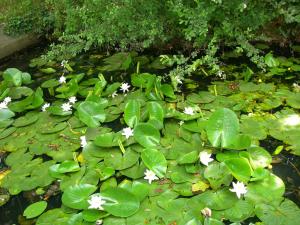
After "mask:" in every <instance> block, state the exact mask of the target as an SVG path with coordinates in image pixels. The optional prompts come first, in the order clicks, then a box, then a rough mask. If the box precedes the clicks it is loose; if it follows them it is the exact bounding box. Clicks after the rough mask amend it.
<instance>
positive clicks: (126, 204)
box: [100, 187, 140, 217]
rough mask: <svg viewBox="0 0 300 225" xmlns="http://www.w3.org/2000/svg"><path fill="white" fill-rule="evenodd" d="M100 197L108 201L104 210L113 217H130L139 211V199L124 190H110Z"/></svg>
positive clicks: (102, 193)
mask: <svg viewBox="0 0 300 225" xmlns="http://www.w3.org/2000/svg"><path fill="white" fill-rule="evenodd" d="M100 195H101V196H102V197H103V199H104V200H105V201H106V203H105V204H104V205H103V208H104V209H105V211H107V212H109V213H110V214H112V215H113V216H118V217H128V216H131V215H133V214H135V213H136V212H137V211H138V210H139V207H140V202H139V200H138V198H137V197H136V196H135V195H134V194H132V193H130V192H129V191H127V190H125V189H123V188H119V187H115V188H109V189H106V190H104V191H102V192H101V193H100Z"/></svg>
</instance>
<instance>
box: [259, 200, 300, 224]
mask: <svg viewBox="0 0 300 225" xmlns="http://www.w3.org/2000/svg"><path fill="white" fill-rule="evenodd" d="M255 214H256V215H257V217H258V218H259V219H260V220H261V221H262V222H263V223H264V224H272V225H282V224H285V225H295V224H298V223H299V218H300V209H299V207H298V206H297V205H296V204H295V203H294V202H292V201H291V200H289V199H285V200H284V201H283V202H282V203H280V205H278V206H273V205H271V204H259V205H257V206H256V207H255Z"/></svg>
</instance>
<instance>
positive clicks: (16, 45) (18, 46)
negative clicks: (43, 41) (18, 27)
mask: <svg viewBox="0 0 300 225" xmlns="http://www.w3.org/2000/svg"><path fill="white" fill-rule="evenodd" d="M38 42H39V39H38V38H37V37H35V36H34V35H22V36H19V37H9V36H7V35H5V34H4V33H3V31H2V29H1V28H0V59H3V58H5V57H7V56H9V55H11V54H13V53H15V52H18V51H20V50H22V49H25V48H28V47H30V46H31V45H34V44H37V43H38Z"/></svg>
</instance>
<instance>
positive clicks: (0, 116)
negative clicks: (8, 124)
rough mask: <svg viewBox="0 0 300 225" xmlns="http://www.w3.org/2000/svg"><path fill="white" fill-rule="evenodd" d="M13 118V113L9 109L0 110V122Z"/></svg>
mask: <svg viewBox="0 0 300 225" xmlns="http://www.w3.org/2000/svg"><path fill="white" fill-rule="evenodd" d="M14 116H15V113H14V112H12V111H11V110H9V109H0V121H4V120H7V119H10V118H12V117H14Z"/></svg>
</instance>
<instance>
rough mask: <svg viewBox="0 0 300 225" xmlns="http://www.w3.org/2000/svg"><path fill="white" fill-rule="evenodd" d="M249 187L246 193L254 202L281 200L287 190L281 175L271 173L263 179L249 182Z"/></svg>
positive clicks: (246, 196) (247, 197)
mask: <svg viewBox="0 0 300 225" xmlns="http://www.w3.org/2000/svg"><path fill="white" fill-rule="evenodd" d="M247 189H248V192H247V193H246V195H245V198H246V199H247V200H249V201H251V202H252V203H254V204H259V203H266V204H270V203H271V202H277V201H278V200H281V198H282V195H283V194H284V191H285V185H284V183H283V181H282V180H281V179H280V178H279V177H277V176H275V175H274V174H272V173H270V174H269V176H267V177H265V178H264V179H263V180H259V181H255V182H251V183H249V184H248V186H247ZM270 193H272V194H270Z"/></svg>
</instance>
